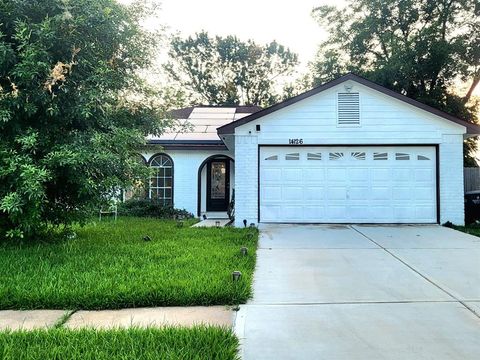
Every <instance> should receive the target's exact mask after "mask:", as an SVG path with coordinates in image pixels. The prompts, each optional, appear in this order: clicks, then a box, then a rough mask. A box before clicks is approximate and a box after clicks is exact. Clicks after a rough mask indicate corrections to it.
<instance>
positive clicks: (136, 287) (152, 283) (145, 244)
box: [0, 218, 258, 309]
mask: <svg viewBox="0 0 480 360" xmlns="http://www.w3.org/2000/svg"><path fill="white" fill-rule="evenodd" d="M189 225H191V224H190V223H186V224H185V226H184V227H183V228H177V226H176V223H175V222H174V221H170V220H156V219H140V218H120V219H119V220H118V221H117V222H113V221H111V220H108V221H104V222H100V223H98V222H97V223H92V224H89V225H87V226H85V227H83V228H78V229H76V231H77V234H78V236H77V238H75V239H72V240H66V241H63V242H58V241H57V242H45V243H41V244H39V243H36V244H28V245H11V244H2V245H0V264H1V265H0V268H1V271H0V309H20V308H23V309H36V308H51V309H54V308H63V309H105V308H109V309H111V308H122V307H140V306H174V305H213V304H236V303H242V302H245V301H246V300H247V299H248V298H249V297H250V295H251V283H252V276H253V270H254V266H255V250H256V246H257V237H258V233H257V231H256V230H255V229H235V228H218V229H217V228H191V227H189ZM252 233H253V234H254V235H253V236H251V235H250V236H249V234H252ZM146 235H148V236H150V238H151V241H144V240H143V237H144V236H146ZM242 246H246V247H247V248H248V255H247V256H242V255H241V253H240V248H241V247H242ZM234 270H239V271H241V272H242V274H243V276H242V278H241V281H239V282H235V283H234V282H232V280H231V273H232V271H234Z"/></svg>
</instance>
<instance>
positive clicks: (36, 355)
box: [0, 327, 238, 360]
mask: <svg viewBox="0 0 480 360" xmlns="http://www.w3.org/2000/svg"><path fill="white" fill-rule="evenodd" d="M237 348H238V340H237V338H236V337H235V336H234V335H233V334H232V332H231V331H230V330H226V329H222V328H215V327H196V328H192V329H186V328H163V329H153V328H150V329H138V328H133V329H127V330H102V331H98V330H92V329H83V330H75V331H73V330H66V329H50V330H35V331H16V332H0V358H1V359H3V360H17V359H22V360H49V359H62V360H77V359H83V360H117V359H121V360H127V359H132V360H133V359H135V360H137V359H142V360H149V359H152V360H153V359H172V360H173V359H175V360H177V359H185V360H186V359H188V360H191V359H192V360H193V359H212V360H214V359H218V360H220V359H221V360H230V359H232V360H233V359H237V358H238V357H237Z"/></svg>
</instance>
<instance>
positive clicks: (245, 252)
mask: <svg viewBox="0 0 480 360" xmlns="http://www.w3.org/2000/svg"><path fill="white" fill-rule="evenodd" d="M247 253H248V249H247V248H246V247H245V246H244V247H242V248H241V249H240V254H242V255H243V256H247Z"/></svg>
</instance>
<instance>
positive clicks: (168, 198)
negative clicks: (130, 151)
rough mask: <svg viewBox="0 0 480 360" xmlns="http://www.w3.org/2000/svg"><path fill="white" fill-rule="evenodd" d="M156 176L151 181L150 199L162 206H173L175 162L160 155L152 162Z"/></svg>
mask: <svg viewBox="0 0 480 360" xmlns="http://www.w3.org/2000/svg"><path fill="white" fill-rule="evenodd" d="M150 164H151V166H152V167H153V168H155V175H154V176H152V178H151V179H150V197H151V199H154V200H156V201H158V202H159V203H160V204H162V205H165V206H170V205H172V204H173V201H172V194H173V161H172V160H171V159H170V158H169V157H168V156H166V155H158V156H156V157H155V158H154V159H153V160H152V161H151V162H150Z"/></svg>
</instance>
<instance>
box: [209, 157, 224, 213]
mask: <svg viewBox="0 0 480 360" xmlns="http://www.w3.org/2000/svg"><path fill="white" fill-rule="evenodd" d="M229 200H230V160H228V159H220V160H212V161H210V162H209V163H208V164H207V211H227V208H228V202H229Z"/></svg>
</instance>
